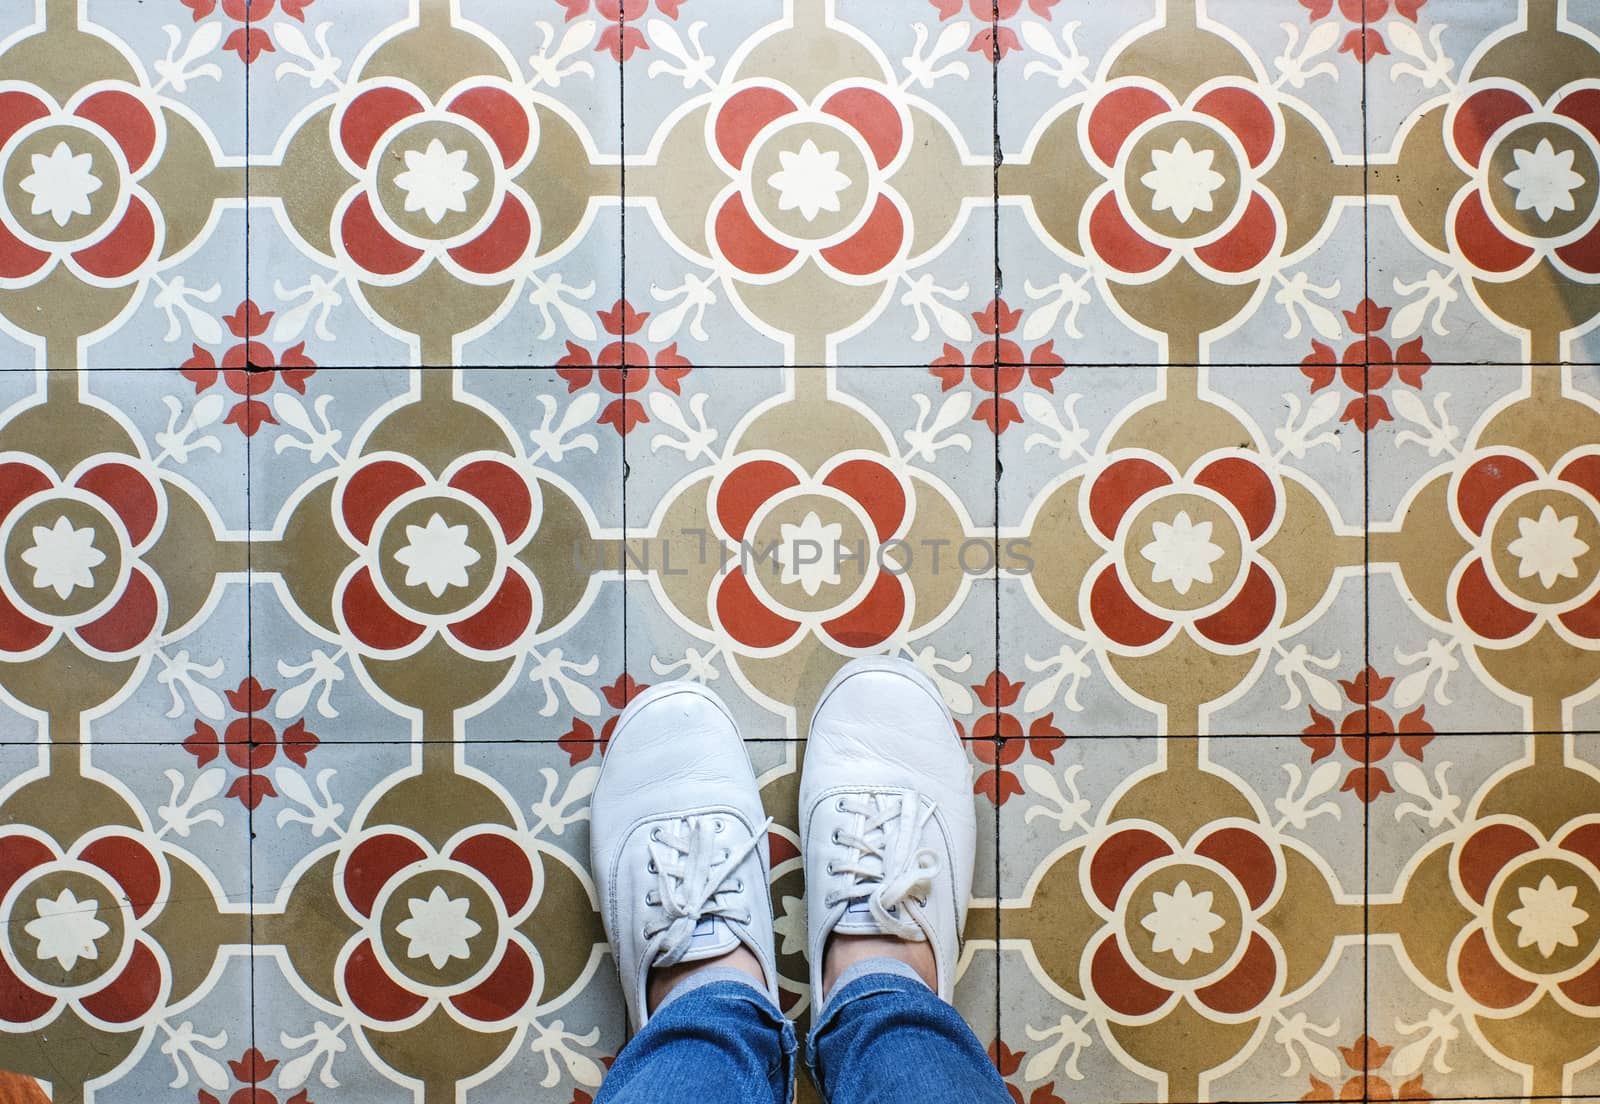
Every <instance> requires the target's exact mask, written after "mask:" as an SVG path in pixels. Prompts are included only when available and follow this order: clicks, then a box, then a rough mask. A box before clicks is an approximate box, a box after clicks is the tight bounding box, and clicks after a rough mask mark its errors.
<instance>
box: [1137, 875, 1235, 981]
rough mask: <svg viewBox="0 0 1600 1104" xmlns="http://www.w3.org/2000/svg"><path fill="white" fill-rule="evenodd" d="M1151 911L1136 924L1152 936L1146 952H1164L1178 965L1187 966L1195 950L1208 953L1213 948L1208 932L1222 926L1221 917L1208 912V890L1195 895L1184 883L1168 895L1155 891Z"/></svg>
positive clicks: (1209, 897) (1209, 894) (1209, 895)
mask: <svg viewBox="0 0 1600 1104" xmlns="http://www.w3.org/2000/svg"><path fill="white" fill-rule="evenodd" d="M1151 900H1152V903H1153V904H1154V906H1155V907H1154V908H1153V909H1152V910H1151V912H1150V913H1149V915H1147V916H1146V917H1145V918H1144V919H1143V920H1140V921H1139V925H1140V926H1141V927H1142V928H1144V930H1145V931H1147V932H1149V933H1150V934H1151V935H1153V936H1155V939H1154V940H1152V941H1151V944H1150V949H1151V950H1154V951H1165V952H1167V953H1168V954H1170V955H1172V957H1173V958H1176V959H1177V960H1178V962H1179V963H1180V964H1181V963H1187V962H1188V961H1189V959H1190V958H1192V957H1193V956H1194V953H1195V952H1196V951H1199V952H1200V953H1201V954H1210V953H1211V952H1212V950H1213V949H1214V944H1213V943H1212V942H1211V933H1212V932H1214V931H1216V930H1217V929H1218V928H1220V927H1222V925H1223V923H1224V921H1223V919H1222V917H1220V916H1218V915H1217V914H1216V913H1214V912H1212V911H1211V900H1212V896H1211V891H1210V890H1206V891H1205V892H1204V893H1196V892H1195V891H1194V890H1192V889H1190V888H1189V883H1188V882H1179V883H1178V884H1177V885H1176V886H1174V887H1173V889H1172V892H1171V893H1162V892H1160V891H1159V890H1157V891H1156V893H1155V894H1154V896H1153V897H1152V898H1151Z"/></svg>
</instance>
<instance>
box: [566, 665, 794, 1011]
mask: <svg viewBox="0 0 1600 1104" xmlns="http://www.w3.org/2000/svg"><path fill="white" fill-rule="evenodd" d="M770 823H771V820H770V818H768V817H766V816H765V815H764V814H763V813H762V810H761V794H760V791H759V790H758V789H757V787H756V777H755V772H754V771H753V770H752V769H751V766H750V757H749V755H748V754H746V752H745V749H744V742H743V741H742V740H741V739H740V738H739V730H738V729H737V728H736V727H735V726H734V723H733V718H732V717H730V716H729V715H728V710H727V707H725V706H724V705H723V704H722V701H721V699H719V698H718V697H717V696H716V695H715V694H713V693H712V692H711V691H709V690H707V689H706V688H705V687H703V686H700V685H698V684H697V683H692V682H668V683H662V684H660V685H658V686H653V687H651V688H650V689H649V690H647V691H645V692H644V693H643V694H640V695H639V696H638V697H637V698H634V699H633V701H632V702H630V703H629V704H628V708H627V709H625V710H623V713H622V716H621V717H620V718H619V719H618V721H617V727H616V731H615V732H614V733H613V734H612V736H611V742H610V744H609V746H608V748H607V751H606V756H605V760H604V762H603V763H602V764H601V767H600V778H599V781H598V782H597V783H596V784H595V790H594V798H593V801H592V804H591V811H590V854H591V862H592V865H591V869H592V870H593V871H594V878H595V882H596V888H597V889H598V891H599V894H600V900H601V914H602V918H603V919H604V921H605V928H606V938H607V939H609V940H610V942H611V952H612V954H613V955H614V956H615V957H616V960H617V969H618V971H619V972H620V973H621V975H622V990H623V993H624V995H625V996H626V998H627V1002H628V1012H629V1015H630V1016H631V1017H632V1020H633V1023H634V1026H635V1029H638V1028H642V1027H643V1026H644V1025H645V1022H646V1021H647V1020H648V1019H649V1018H650V1012H649V1006H648V1003H647V1000H646V992H647V984H648V981H649V977H650V970H651V969H652V968H654V967H662V966H674V965H677V964H679V963H684V962H699V961H703V960H705V959H709V958H717V957H719V956H721V955H725V954H727V953H728V952H730V951H733V950H736V949H738V948H739V947H740V946H741V945H742V946H744V947H747V948H748V949H749V950H750V952H751V953H752V954H754V955H755V956H756V958H757V959H759V960H760V962H761V968H762V970H763V971H764V972H765V974H766V990H767V996H768V997H770V998H771V999H772V1001H773V1003H774V1004H776V1003H777V1000H778V991H777V978H778V969H777V961H776V958H775V956H774V953H773V940H772V901H771V898H770V897H769V896H768V892H767V861H768V853H767V846H766V843H767V834H766V833H767V826H768V824H770Z"/></svg>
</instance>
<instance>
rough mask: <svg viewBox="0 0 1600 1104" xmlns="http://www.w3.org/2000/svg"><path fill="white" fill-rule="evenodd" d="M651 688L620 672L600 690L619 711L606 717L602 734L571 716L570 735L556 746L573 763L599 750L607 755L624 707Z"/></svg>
mask: <svg viewBox="0 0 1600 1104" xmlns="http://www.w3.org/2000/svg"><path fill="white" fill-rule="evenodd" d="M648 689H650V684H649V683H645V682H634V681H633V679H632V678H631V677H629V676H628V675H626V674H622V675H618V676H617V681H616V682H613V683H612V684H611V685H610V686H602V687H601V688H600V693H601V694H603V695H604V696H605V699H606V704H607V705H609V706H610V707H611V708H612V709H614V710H616V712H614V713H613V714H611V716H609V717H607V718H606V722H605V724H603V725H601V726H600V737H599V739H598V740H597V739H596V738H595V734H594V729H593V728H591V727H590V726H589V723H588V722H587V721H585V720H584V719H583V718H582V717H574V718H572V727H571V728H570V729H568V730H567V734H566V735H565V736H563V737H561V739H559V740H557V741H556V746H557V747H559V748H560V749H561V750H562V751H564V752H566V753H567V760H568V762H569V764H570V765H571V766H574V767H575V766H577V765H578V764H579V763H581V762H583V761H584V760H585V759H587V758H589V756H591V755H594V754H596V753H598V754H600V755H604V754H605V753H606V748H607V747H609V746H610V744H611V732H612V730H613V729H615V728H616V727H617V719H618V718H620V717H621V716H622V711H623V709H625V708H627V705H628V703H629V702H631V701H632V700H633V699H634V697H635V696H636V695H638V694H641V693H643V692H644V691H646V690H648Z"/></svg>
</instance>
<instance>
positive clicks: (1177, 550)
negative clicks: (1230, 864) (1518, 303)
mask: <svg viewBox="0 0 1600 1104" xmlns="http://www.w3.org/2000/svg"><path fill="white" fill-rule="evenodd" d="M1005 372H1009V374H1004V373H1005ZM1318 382H1319V381H1318V380H1317V379H1315V378H1312V379H1308V378H1307V376H1306V374H1303V373H1302V372H1301V370H1299V369H1297V368H1289V367H1281V368H1271V367H1265V366H1245V367H1231V368H1223V367H1212V368H1206V369H1194V368H1179V367H1173V368H1156V369H1140V368H1075V367H1067V368H1061V367H1032V368H1029V369H1026V370H1024V369H1022V368H1014V369H1009V370H1003V374H1002V375H1001V377H1000V386H1001V387H1002V388H1003V389H1004V390H1003V391H1002V393H1001V395H1000V399H1001V401H1002V402H1009V403H1010V405H1011V408H1012V410H1013V411H1014V413H1015V416H1016V417H1017V419H1018V421H1017V422H1016V423H1015V424H1011V425H1009V426H1007V427H1006V429H1005V430H1003V431H1002V433H1001V435H1000V459H1001V467H1002V476H1001V480H1000V488H999V498H1000V511H1001V519H1002V524H1001V530H1000V532H1001V535H1002V544H1006V545H1008V546H1009V547H1012V548H1016V549H1023V550H1025V551H1026V558H1027V562H1026V563H1023V564H1020V565H1019V566H1018V567H1017V568H1015V569H1011V568H1009V567H1007V568H1003V569H1002V571H1003V575H1002V578H1001V582H1000V589H1001V595H1000V603H1001V609H1000V633H999V637H1000V641H1001V653H1000V666H1001V670H1002V671H1004V672H1005V673H1006V674H1007V675H1008V676H1009V677H1010V678H1012V679H1014V680H1026V681H1029V682H1032V683H1033V685H1034V689H1032V690H1030V691H1029V694H1028V697H1027V699H1026V701H1028V702H1032V703H1037V704H1036V705H1030V706H1029V708H1030V709H1034V708H1037V709H1039V710H1041V711H1042V710H1043V709H1045V708H1047V707H1048V708H1053V709H1054V710H1055V711H1056V715H1057V717H1058V718H1059V723H1060V724H1061V725H1062V726H1063V727H1064V728H1065V729H1066V730H1067V731H1069V732H1073V733H1102V734H1103V733H1112V734H1134V733H1140V732H1151V731H1157V732H1162V733H1167V734H1172V735H1182V734H1194V733H1200V732H1218V733H1231V734H1243V733H1288V732H1298V731H1299V730H1300V729H1301V727H1302V726H1303V725H1304V724H1306V723H1307V722H1306V719H1305V718H1306V713H1305V710H1304V708H1303V707H1304V706H1306V705H1307V704H1308V702H1309V703H1313V704H1316V705H1320V706H1321V707H1323V708H1329V707H1333V706H1336V705H1338V702H1339V697H1338V692H1337V691H1336V690H1335V688H1334V683H1333V680H1334V679H1335V678H1345V679H1349V678H1353V677H1355V676H1356V675H1357V674H1358V673H1359V672H1360V671H1361V670H1362V668H1363V660H1362V656H1363V650H1364V645H1365V640H1364V632H1365V621H1364V616H1365V609H1364V594H1363V586H1362V557H1363V541H1362V530H1361V526H1362V519H1363V512H1364V511H1363V501H1362V499H1363V479H1364V471H1363V457H1364V445H1365V442H1364V437H1363V435H1362V434H1361V433H1360V432H1359V431H1358V430H1357V429H1356V428H1355V426H1353V425H1352V424H1348V413H1347V410H1348V408H1347V405H1346V404H1345V399H1346V398H1347V396H1345V395H1342V394H1338V393H1337V392H1336V391H1335V390H1332V389H1328V390H1323V391H1322V393H1321V395H1320V396H1317V395H1314V394H1313V393H1312V392H1313V391H1314V390H1315V389H1317V384H1318ZM1019 402H1020V408H1021V409H1020V411H1018V410H1016V407H1017V405H1018V403H1019ZM1358 405H1359V401H1358ZM1341 412H1346V413H1343V414H1342V413H1341Z"/></svg>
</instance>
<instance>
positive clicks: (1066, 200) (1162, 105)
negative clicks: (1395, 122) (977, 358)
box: [998, 0, 1365, 363]
mask: <svg viewBox="0 0 1600 1104" xmlns="http://www.w3.org/2000/svg"><path fill="white" fill-rule="evenodd" d="M1005 7H1006V5H1002V9H1004V8H1005ZM1009 7H1010V8H1011V9H1013V10H1015V9H1017V8H1019V7H1020V5H1016V4H1013V5H1009ZM1029 7H1030V8H1031V9H1032V13H1031V14H1029V15H1020V14H1019V16H1018V19H1019V22H1020V27H1019V30H1020V32H1021V33H1020V35H1019V34H1013V35H1011V36H1010V37H1009V38H1006V39H1005V41H1006V42H1007V43H1008V45H1009V47H1010V49H1009V50H1008V51H1007V53H1006V55H1005V56H1004V57H1002V59H1001V62H1000V67H1001V73H1002V77H1001V81H1000V91H999V103H1000V113H1001V115H1002V116H1003V117H1004V118H1005V119H1006V120H1007V121H1008V122H1007V125H1005V126H1003V127H1002V128H1001V132H1000V135H1001V143H1002V153H1003V156H1004V164H1003V165H1002V166H1001V168H1000V170H999V177H998V181H999V189H1000V197H1001V202H1002V203H1003V204H1004V205H1005V206H1006V207H1008V208H1015V210H1016V212H1017V214H1018V215H1019V216H1020V217H1017V218H1011V219H1005V218H1003V219H1002V220H1001V223H1000V235H999V241H1000V247H999V248H1000V258H999V260H1000V268H1001V271H1002V273H1003V276H1004V284H1005V289H1006V292H1007V296H1008V299H1009V301H1010V303H1011V305H1012V307H1013V308H1018V307H1023V306H1025V305H1028V304H1027V300H1025V299H1024V295H1026V296H1027V299H1031V300H1033V301H1035V302H1037V303H1040V304H1042V305H1043V306H1044V309H1045V310H1048V317H1049V318H1054V317H1055V316H1056V314H1057V313H1058V312H1059V311H1061V310H1063V309H1065V310H1067V311H1069V312H1070V313H1071V314H1078V313H1080V311H1081V312H1082V314H1083V316H1084V318H1085V319H1089V318H1100V317H1103V318H1104V319H1105V320H1106V324H1103V325H1099V326H1092V327H1084V328H1079V327H1078V326H1075V325H1073V324H1072V322H1071V321H1070V320H1069V322H1068V324H1067V326H1066V330H1067V333H1066V334H1065V337H1064V338H1063V339H1062V340H1061V341H1060V342H1059V346H1058V351H1059V352H1060V353H1061V354H1062V355H1064V356H1065V357H1066V358H1067V359H1068V360H1069V361H1079V362H1088V363H1104V362H1116V361H1119V360H1126V359H1130V358H1137V359H1141V360H1144V361H1146V362H1155V363H1162V362H1176V363H1200V362H1222V361H1233V362H1242V363H1251V362H1268V363H1271V362H1277V363H1284V362H1288V361H1290V360H1291V359H1297V358H1298V356H1299V351H1298V350H1299V347H1300V346H1299V344H1298V343H1296V341H1295V339H1297V338H1299V337H1301V336H1302V335H1303V334H1304V333H1305V332H1306V331H1307V329H1308V328H1313V329H1322V330H1331V329H1333V325H1332V324H1331V323H1332V321H1333V317H1332V316H1333V308H1334V307H1337V306H1347V305H1351V304H1354V303H1357V302H1359V301H1360V299H1361V298H1362V295H1361V289H1362V284H1363V273H1362V268H1363V256H1364V252H1365V241H1364V228H1363V225H1362V220H1361V217H1360V209H1359V208H1360V206H1361V202H1362V197H1363V187H1362V152H1363V151H1362V116H1361V104H1362V99H1361V95H1362V87H1363V85H1362V80H1361V66H1360V65H1359V64H1358V63H1355V62H1353V61H1352V60H1351V59H1348V58H1344V59H1341V58H1339V55H1338V54H1337V53H1333V52H1331V42H1330V41H1329V39H1330V37H1332V38H1333V39H1334V40H1335V41H1336V40H1337V35H1338V29H1337V28H1336V27H1335V26H1334V21H1328V20H1319V19H1318V18H1317V14H1318V13H1317V8H1318V7H1319V6H1318V5H1306V7H1307V8H1308V9H1309V11H1298V12H1288V13H1280V12H1279V10H1278V6H1277V5H1274V4H1269V3H1264V2H1262V0H1217V2H1213V3H1208V4H1200V3H1171V4H1159V5H1158V4H1148V5H1147V4H1142V3H1141V4H1131V5H1118V6H1117V10H1116V12H1115V13H1114V14H1111V15H1108V17H1107V18H1105V19H1094V20H1084V19H1074V18H1072V16H1071V15H1069V14H1068V9H1067V8H1066V6H1059V7H1058V6H1057V5H1055V4H1052V3H1033V4H1030V5H1029ZM1345 7H1346V8H1348V7H1349V5H1346V6H1345ZM1147 9H1149V14H1148V16H1147V17H1146V18H1144V19H1143V20H1140V19H1139V16H1140V15H1143V14H1144V13H1145V12H1146V10H1147ZM1323 14H1325V13H1323ZM1296 15H1298V16H1300V17H1306V18H1305V22H1304V24H1301V21H1300V19H1298V18H1297V19H1296V20H1295V21H1294V22H1285V19H1287V18H1288V17H1290V16H1296ZM1040 17H1042V18H1040ZM1085 24H1086V25H1087V27H1088V30H1087V33H1086V34H1085V35H1084V41H1083V44H1082V45H1080V44H1079V42H1078V31H1079V29H1080V26H1083V25H1085ZM1128 24H1136V26H1131V27H1127V29H1124V28H1125V26H1127V25H1128ZM1358 24H1359V20H1358ZM1358 37H1359V32H1358ZM1279 49H1283V50H1284V52H1283V53H1282V54H1277V53H1275V52H1274V51H1277V50H1279ZM1323 55H1326V56H1325V57H1324V56H1323ZM1319 57H1321V58H1322V60H1320V61H1319V60H1316V59H1317V58H1319ZM1052 78H1053V79H1052ZM1313 86H1314V87H1313ZM1347 300H1348V303H1347V302H1346V301H1347ZM1028 326H1029V323H1024V330H1023V334H1024V336H1029V331H1028ZM1034 329H1035V332H1036V334H1037V335H1043V334H1045V333H1046V332H1049V331H1051V330H1052V326H1051V325H1050V322H1049V321H1048V320H1047V319H1046V318H1044V317H1041V318H1040V319H1039V321H1038V323H1037V325H1036V326H1035V327H1034ZM1291 353H1293V354H1294V355H1293V357H1291V355H1290V354H1291Z"/></svg>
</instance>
